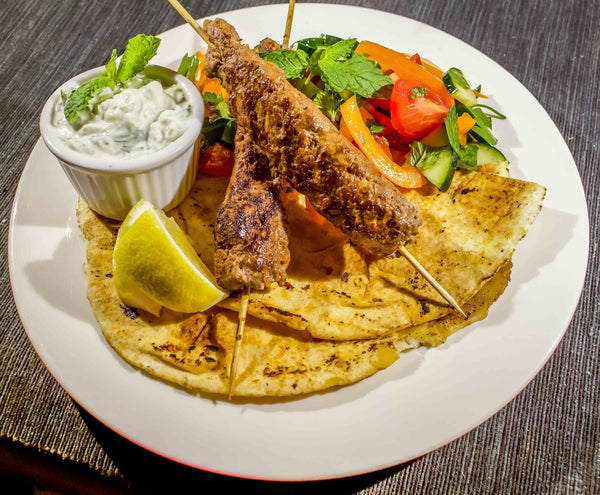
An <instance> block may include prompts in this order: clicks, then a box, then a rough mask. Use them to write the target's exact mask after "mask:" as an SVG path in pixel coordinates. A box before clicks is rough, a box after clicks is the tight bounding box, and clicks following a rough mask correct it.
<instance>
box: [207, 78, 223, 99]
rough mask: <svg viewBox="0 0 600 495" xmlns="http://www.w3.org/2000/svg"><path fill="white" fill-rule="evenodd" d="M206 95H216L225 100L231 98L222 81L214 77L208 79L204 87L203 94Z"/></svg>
mask: <svg viewBox="0 0 600 495" xmlns="http://www.w3.org/2000/svg"><path fill="white" fill-rule="evenodd" d="M205 93H214V94H216V95H221V96H222V97H223V98H225V99H227V98H229V93H228V92H227V90H226V89H225V88H224V87H223V86H222V85H221V81H219V80H218V79H215V78H213V77H209V78H207V79H206V82H205V83H204V86H203V87H202V94H205Z"/></svg>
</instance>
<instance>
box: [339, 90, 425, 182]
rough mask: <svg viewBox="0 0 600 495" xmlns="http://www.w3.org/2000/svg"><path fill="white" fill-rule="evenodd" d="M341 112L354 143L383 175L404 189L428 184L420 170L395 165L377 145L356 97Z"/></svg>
mask: <svg viewBox="0 0 600 495" xmlns="http://www.w3.org/2000/svg"><path fill="white" fill-rule="evenodd" d="M340 110H341V113H342V118H343V119H344V124H345V125H346V126H347V127H348V132H350V134H351V135H352V138H353V139H354V142H355V143H356V144H357V145H358V147H359V148H360V149H361V151H362V152H363V153H364V154H365V155H366V156H367V158H368V159H369V160H370V161H371V163H373V165H375V167H376V168H377V170H379V172H381V174H382V175H384V176H385V177H387V178H388V179H389V180H390V181H392V182H393V183H394V184H396V185H397V186H400V187H404V188H417V187H421V186H423V185H425V184H426V183H427V179H426V178H425V177H423V175H421V173H420V172H419V170H418V169H416V168H415V167H412V166H410V168H406V167H405V166H404V165H403V166H399V165H398V164H396V163H394V162H393V161H392V159H391V158H390V157H389V156H388V155H387V154H386V152H385V151H384V150H383V148H382V147H381V146H379V145H378V144H377V142H376V141H375V139H373V135H372V134H371V133H370V132H369V129H368V127H367V125H366V124H365V121H364V120H363V118H362V115H361V113H360V110H359V108H358V104H357V102H356V96H352V97H351V98H349V99H348V100H346V101H345V102H344V103H343V104H342V106H341V109H340Z"/></svg>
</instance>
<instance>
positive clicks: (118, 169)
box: [40, 66, 204, 220]
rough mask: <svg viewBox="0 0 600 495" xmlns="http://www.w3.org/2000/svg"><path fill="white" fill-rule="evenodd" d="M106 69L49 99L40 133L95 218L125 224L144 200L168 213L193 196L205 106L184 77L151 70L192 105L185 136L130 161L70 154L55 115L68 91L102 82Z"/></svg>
mask: <svg viewBox="0 0 600 495" xmlns="http://www.w3.org/2000/svg"><path fill="white" fill-rule="evenodd" d="M103 71H104V67H97V68H95V69H91V70H89V71H87V72H84V73H82V74H79V75H78V76H76V77H74V78H72V79H70V80H69V81H67V82H66V83H64V84H63V85H62V86H61V87H59V88H58V89H57V90H56V91H55V92H54V93H53V94H52V96H50V98H49V99H48V101H47V102H46V104H45V105H44V108H43V109H42V113H41V115H40V132H41V135H42V138H43V140H44V142H45V143H46V146H47V147H48V149H49V150H50V151H51V152H52V154H53V155H54V156H56V158H57V159H58V161H59V163H60V164H61V166H62V169H63V170H64V172H65V174H66V175H67V177H68V178H69V180H70V181H71V184H73V187H74V188H75V190H76V191H77V193H78V194H79V196H80V197H81V198H82V199H83V200H84V201H85V202H86V203H87V204H88V206H89V207H90V208H91V209H92V210H94V211H95V212H97V213H99V214H101V215H103V216H106V217H109V218H113V219H116V220H123V219H124V218H125V217H126V216H127V213H128V212H129V210H130V209H131V208H132V207H133V206H134V205H135V204H136V203H137V202H138V201H139V200H140V199H145V200H147V201H149V202H150V203H152V204H153V205H154V206H156V207H158V208H161V209H163V210H169V209H170V208H173V207H174V206H177V204H179V203H180V202H181V201H183V199H184V198H185V197H186V196H187V194H188V193H189V191H190V189H191V187H192V184H193V183H194V180H195V178H196V171H197V164H196V159H195V158H196V157H195V155H196V154H195V153H194V151H195V149H196V142H197V139H198V136H199V135H200V131H201V130H202V122H203V120H204V100H203V99H202V95H201V94H200V91H198V89H197V88H196V87H195V86H194V84H193V83H192V82H191V81H189V80H188V79H187V78H186V77H184V76H182V75H181V74H178V73H177V72H174V71H172V70H170V69H167V68H165V67H158V66H148V67H147V68H146V71H150V72H151V73H152V77H156V78H157V79H163V80H173V79H174V80H175V81H177V82H179V83H180V84H181V86H182V87H183V89H184V91H185V95H186V98H187V100H188V101H189V102H190V104H191V109H192V116H191V121H190V125H189V127H188V128H187V130H186V131H185V132H184V133H183V135H181V136H180V137H179V138H178V139H176V140H175V141H173V142H172V143H170V144H168V145H167V146H165V147H164V148H162V149H160V150H158V151H155V152H151V153H148V154H144V155H141V156H137V157H135V158H130V159H122V158H117V157H115V158H108V159H107V158H98V157H93V156H88V155H86V154H84V153H80V152H78V151H75V150H73V149H70V148H69V147H68V146H67V145H66V144H65V143H64V142H63V141H62V140H61V139H60V138H59V137H58V133H57V130H56V128H55V127H54V126H53V125H52V113H53V111H54V108H55V106H56V104H57V102H58V99H59V98H60V97H61V96H60V95H61V91H66V90H67V89H70V88H72V87H74V86H75V83H77V84H81V83H82V82H85V81H87V80H89V79H93V78H95V77H97V76H100V75H101V74H102V72H103Z"/></svg>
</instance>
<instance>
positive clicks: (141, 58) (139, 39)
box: [116, 34, 160, 82]
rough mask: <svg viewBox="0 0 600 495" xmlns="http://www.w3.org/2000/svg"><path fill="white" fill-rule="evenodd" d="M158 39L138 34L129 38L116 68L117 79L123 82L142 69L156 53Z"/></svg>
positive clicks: (158, 43)
mask: <svg viewBox="0 0 600 495" xmlns="http://www.w3.org/2000/svg"><path fill="white" fill-rule="evenodd" d="M158 45H160V39H159V38H156V37H155V36H147V35H145V34H138V35H137V36H134V37H133V38H131V39H130V40H129V42H128V43H127V47H126V48H125V53H123V57H122V58H121V62H120V63H119V69H118V70H117V76H116V78H117V81H118V82H125V81H128V80H129V79H131V78H132V77H133V76H135V75H136V74H137V73H138V72H140V71H142V70H143V68H144V67H146V64H147V63H148V61H149V60H150V59H151V58H152V57H154V55H156V50H157V49H158Z"/></svg>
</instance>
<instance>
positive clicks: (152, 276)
mask: <svg viewBox="0 0 600 495" xmlns="http://www.w3.org/2000/svg"><path fill="white" fill-rule="evenodd" d="M130 214H131V217H130V216H129V215H128V217H127V218H126V219H125V221H124V222H123V225H122V226H121V229H120V231H119V234H118V236H117V242H116V244H115V249H114V252H113V276H114V280H115V287H116V289H117V293H118V295H119V297H120V298H121V300H122V301H123V302H124V303H125V304H127V305H128V306H132V307H137V308H139V309H143V310H146V311H148V312H150V313H152V314H154V315H157V316H158V315H159V314H160V309H161V307H162V306H164V307H166V308H169V309H171V310H173V311H179V312H185V313H195V312H200V311H205V310H206V309H208V308H209V307H211V306H213V305H214V304H216V303H218V302H219V301H222V300H223V299H224V298H226V297H227V296H228V293H226V292H225V291H224V290H223V289H221V288H220V287H219V286H218V284H217V282H216V279H215V277H214V275H213V274H212V272H211V271H210V270H209V269H208V268H207V267H206V265H204V263H203V262H202V260H201V259H200V257H199V256H198V255H197V253H196V251H195V250H194V247H193V246H192V244H191V241H190V239H189V238H188V237H187V235H186V234H185V233H184V232H183V231H182V230H181V228H180V227H179V225H177V223H176V222H175V220H173V219H172V218H170V217H168V216H167V215H165V213H164V212H163V211H162V210H158V209H156V208H154V207H153V206H152V205H151V204H149V203H148V202H144V203H143V202H140V203H138V204H137V205H136V206H134V207H133V208H132V210H131V212H130Z"/></svg>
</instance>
